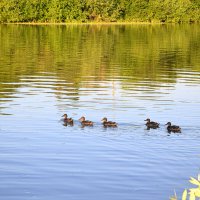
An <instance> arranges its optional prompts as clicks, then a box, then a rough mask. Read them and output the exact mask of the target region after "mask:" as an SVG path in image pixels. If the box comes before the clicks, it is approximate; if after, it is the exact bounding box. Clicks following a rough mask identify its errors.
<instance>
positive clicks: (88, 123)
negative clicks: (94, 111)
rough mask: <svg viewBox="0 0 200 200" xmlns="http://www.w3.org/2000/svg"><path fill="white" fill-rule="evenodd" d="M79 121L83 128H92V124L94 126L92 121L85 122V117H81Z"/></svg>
mask: <svg viewBox="0 0 200 200" xmlns="http://www.w3.org/2000/svg"><path fill="white" fill-rule="evenodd" d="M79 121H80V122H81V124H82V125H83V126H93V124H94V123H93V122H92V121H89V120H85V117H84V116H82V117H81V118H80V119H79Z"/></svg>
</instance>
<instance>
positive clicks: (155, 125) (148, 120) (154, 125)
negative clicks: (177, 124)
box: [144, 118, 159, 129]
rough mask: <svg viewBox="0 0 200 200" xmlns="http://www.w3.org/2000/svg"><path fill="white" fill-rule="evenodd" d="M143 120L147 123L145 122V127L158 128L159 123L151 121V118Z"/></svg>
mask: <svg viewBox="0 0 200 200" xmlns="http://www.w3.org/2000/svg"><path fill="white" fill-rule="evenodd" d="M144 121H147V123H146V126H147V129H150V128H154V129H156V128H159V123H157V122H153V121H152V122H151V120H150V119H149V118H147V119H145V120H144Z"/></svg>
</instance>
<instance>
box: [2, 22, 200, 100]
mask: <svg viewBox="0 0 200 200" xmlns="http://www.w3.org/2000/svg"><path fill="white" fill-rule="evenodd" d="M0 32H1V39H0V46H1V51H0V61H1V62H0V63H1V64H0V67H1V73H0V80H1V82H3V83H20V82H21V77H22V76H28V75H37V74H38V73H41V72H47V75H48V74H51V73H53V74H54V76H55V77H56V78H57V79H58V80H61V81H64V82H65V83H67V86H66V87H64V90H65V91H66V92H65V93H64V95H66V96H70V98H71V99H73V100H74V101H76V100H78V99H79V88H80V87H82V83H84V82H85V81H88V80H89V81H90V82H95V81H106V80H110V79H119V77H121V78H120V81H121V83H122V85H124V88H126V87H125V84H126V82H127V81H128V82H131V83H133V84H136V85H137V83H140V82H142V81H144V82H145V81H146V80H147V85H146V87H149V85H150V84H152V86H153V85H156V87H155V88H159V84H165V83H175V82H176V81H177V78H178V77H177V75H178V74H177V73H178V72H177V70H176V69H184V68H185V69H186V71H188V70H189V71H190V70H191V71H192V70H195V71H200V66H199V62H200V61H199V59H200V56H199V52H200V51H199V49H200V45H199V43H198V42H197V41H198V35H199V33H200V29H199V28H198V27H197V26H195V25H183V26H173V25H172V26H167V25H164V26H163V25H156V26H153V25H152V26H146V25H142V26H141V25H140V26H138V25H135V26H133V25H127V26H124V25H116V26H108V25H93V26H90V25H82V26H76V25H72V26H50V25H49V26H23V25H1V26H0ZM188 66H189V68H188ZM68 83H70V84H72V85H71V86H69V85H68ZM154 83H156V84H154ZM18 87H21V86H20V85H18V84H16V85H15V84H11V85H9V86H8V85H6V84H1V85H0V91H1V93H0V95H1V98H6V97H7V96H9V95H10V94H12V93H15V92H16V90H15V89H16V88H18ZM84 87H86V88H87V87H88V88H92V87H100V86H98V85H95V84H89V83H87V84H84ZM8 88H9V94H8V93H6V92H7V90H8ZM126 89H128V88H126ZM54 92H55V94H56V97H57V98H58V99H61V98H63V87H62V86H60V85H59V84H58V86H57V87H55V88H54Z"/></svg>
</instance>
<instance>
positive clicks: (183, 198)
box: [182, 190, 187, 200]
mask: <svg viewBox="0 0 200 200" xmlns="http://www.w3.org/2000/svg"><path fill="white" fill-rule="evenodd" d="M182 200H187V190H184V192H183V195H182Z"/></svg>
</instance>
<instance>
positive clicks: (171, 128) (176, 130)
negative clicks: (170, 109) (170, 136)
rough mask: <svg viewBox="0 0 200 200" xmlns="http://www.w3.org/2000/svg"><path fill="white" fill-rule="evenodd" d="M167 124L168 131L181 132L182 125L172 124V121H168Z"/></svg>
mask: <svg viewBox="0 0 200 200" xmlns="http://www.w3.org/2000/svg"><path fill="white" fill-rule="evenodd" d="M165 125H167V130H168V132H174V133H181V128H180V126H176V125H172V124H171V122H167V123H166V124H165Z"/></svg>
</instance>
